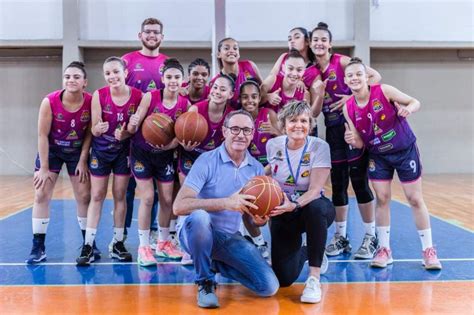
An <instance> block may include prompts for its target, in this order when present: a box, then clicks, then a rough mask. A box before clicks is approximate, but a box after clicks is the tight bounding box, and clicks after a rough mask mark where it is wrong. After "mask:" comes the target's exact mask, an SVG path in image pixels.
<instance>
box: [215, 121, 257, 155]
mask: <svg viewBox="0 0 474 315" xmlns="http://www.w3.org/2000/svg"><path fill="white" fill-rule="evenodd" d="M237 128H240V129H239V133H238V134H233V133H232V131H231V130H232V129H235V130H236V129H237ZM253 128H254V126H253V121H252V120H251V119H250V117H248V116H247V115H243V114H236V115H234V116H232V117H231V118H230V119H229V122H228V125H227V126H224V127H222V129H223V130H222V132H223V134H224V138H225V146H226V148H227V150H229V151H233V152H240V153H243V152H245V151H246V150H247V148H248V146H249V145H250V142H251V141H252V139H253V134H254V131H253ZM250 130H251V132H250V133H249V131H250ZM247 133H249V134H247Z"/></svg>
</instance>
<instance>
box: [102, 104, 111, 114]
mask: <svg viewBox="0 0 474 315" xmlns="http://www.w3.org/2000/svg"><path fill="white" fill-rule="evenodd" d="M111 108H112V107H111V106H110V104H107V105H105V107H104V113H107V114H111V113H112V112H111Z"/></svg>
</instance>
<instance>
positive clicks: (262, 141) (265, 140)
mask: <svg viewBox="0 0 474 315" xmlns="http://www.w3.org/2000/svg"><path fill="white" fill-rule="evenodd" d="M267 141H268V138H267V137H262V139H261V140H260V142H261V143H265V142H267Z"/></svg>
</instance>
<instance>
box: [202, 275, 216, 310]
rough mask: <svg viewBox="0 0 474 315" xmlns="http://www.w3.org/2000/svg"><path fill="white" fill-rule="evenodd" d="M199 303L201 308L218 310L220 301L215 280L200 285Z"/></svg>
mask: <svg viewBox="0 0 474 315" xmlns="http://www.w3.org/2000/svg"><path fill="white" fill-rule="evenodd" d="M197 302H198V306H199V307H203V308H217V307H219V301H218V300H217V295H216V283H215V282H214V281H213V280H205V281H203V282H201V283H200V284H198V293H197Z"/></svg>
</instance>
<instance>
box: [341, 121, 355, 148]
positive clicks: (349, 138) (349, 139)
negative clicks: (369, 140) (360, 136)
mask: <svg viewBox="0 0 474 315" xmlns="http://www.w3.org/2000/svg"><path fill="white" fill-rule="evenodd" d="M344 126H345V127H346V131H344V141H346V143H347V144H349V145H351V146H355V143H356V140H355V133H354V131H353V130H352V129H351V127H350V126H349V124H348V123H344Z"/></svg>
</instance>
